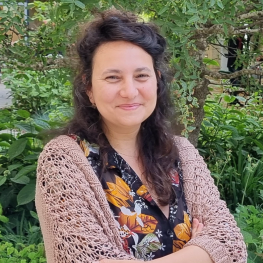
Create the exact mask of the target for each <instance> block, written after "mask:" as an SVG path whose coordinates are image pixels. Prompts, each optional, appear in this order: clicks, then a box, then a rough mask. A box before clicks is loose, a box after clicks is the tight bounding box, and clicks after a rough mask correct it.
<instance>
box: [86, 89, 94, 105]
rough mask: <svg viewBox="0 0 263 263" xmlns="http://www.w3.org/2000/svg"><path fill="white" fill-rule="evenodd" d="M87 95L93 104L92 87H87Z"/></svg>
mask: <svg viewBox="0 0 263 263" xmlns="http://www.w3.org/2000/svg"><path fill="white" fill-rule="evenodd" d="M86 94H87V96H88V97H89V100H90V102H91V104H95V101H94V98H93V92H92V89H89V90H87V91H86Z"/></svg>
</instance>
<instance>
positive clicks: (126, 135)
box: [103, 126, 139, 158]
mask: <svg viewBox="0 0 263 263" xmlns="http://www.w3.org/2000/svg"><path fill="white" fill-rule="evenodd" d="M103 130H104V133H105V135H106V137H107V139H108V141H109V143H110V145H111V146H112V147H113V148H114V149H115V150H116V151H117V152H118V153H119V154H121V155H124V156H128V157H136V158H138V144H137V135H138V132H139V129H138V128H136V129H129V130H120V129H114V128H113V127H108V126H107V127H104V129H103Z"/></svg>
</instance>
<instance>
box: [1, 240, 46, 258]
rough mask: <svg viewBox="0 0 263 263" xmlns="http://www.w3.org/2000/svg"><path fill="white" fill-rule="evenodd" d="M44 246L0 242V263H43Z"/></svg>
mask: <svg viewBox="0 0 263 263" xmlns="http://www.w3.org/2000/svg"><path fill="white" fill-rule="evenodd" d="M44 262H47V261H46V258H45V250H44V245H43V244H42V243H40V244H38V245H28V246H26V245H24V244H20V243H18V244H16V245H13V244H12V243H9V242H0V263H44Z"/></svg>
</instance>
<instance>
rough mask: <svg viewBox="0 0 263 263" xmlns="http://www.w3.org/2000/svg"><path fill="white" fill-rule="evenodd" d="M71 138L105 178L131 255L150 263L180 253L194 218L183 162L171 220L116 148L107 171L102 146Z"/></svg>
mask: <svg viewBox="0 0 263 263" xmlns="http://www.w3.org/2000/svg"><path fill="white" fill-rule="evenodd" d="M70 137H71V138H73V139H74V140H75V141H76V142H78V144H79V145H80V147H81V148H82V150H83V152H84V154H85V156H86V157H87V159H88V161H89V162H90V164H91V166H92V168H93V169H94V171H95V172H96V174H97V175H98V177H99V178H101V184H102V187H103V189H104V192H105V195H106V198H107V200H108V203H109V206H110V208H111V210H112V212H113V215H114V217H115V219H116V223H117V226H118V229H119V233H120V237H121V239H122V240H123V248H124V250H125V251H126V252H127V253H129V254H132V255H134V256H135V257H136V258H137V259H141V260H144V261H150V260H152V259H156V258H160V257H163V256H166V255H168V254H171V253H173V252H176V251H178V250H179V249H181V248H182V247H183V246H184V245H185V244H186V242H187V241H189V240H190V238H191V217H190V215H189V213H188V210H187V205H186V201H185V197H184V192H183V185H182V184H183V180H182V171H181V169H180V162H177V163H176V164H175V169H174V171H173V174H172V177H171V184H172V187H173V189H174V191H175V193H176V200H172V201H171V202H170V205H169V217H168V218H167V217H166V216H165V215H164V214H163V213H162V211H161V210H160V208H159V207H158V205H157V204H156V202H155V201H154V200H153V199H152V197H151V195H150V193H149V192H148V190H147V187H146V186H145V185H144V184H143V183H142V182H141V180H140V178H139V177H138V176H137V174H136V173H135V172H134V171H133V170H132V168H131V167H130V166H129V164H128V163H127V162H126V161H125V160H124V159H123V158H122V157H121V156H120V155H119V154H118V153H117V152H116V151H115V150H114V149H113V148H110V150H109V152H108V163H107V165H106V169H104V170H103V169H102V165H101V161H100V158H99V148H98V146H97V145H94V144H89V143H88V142H87V141H85V140H81V139H80V138H79V137H77V136H75V135H70Z"/></svg>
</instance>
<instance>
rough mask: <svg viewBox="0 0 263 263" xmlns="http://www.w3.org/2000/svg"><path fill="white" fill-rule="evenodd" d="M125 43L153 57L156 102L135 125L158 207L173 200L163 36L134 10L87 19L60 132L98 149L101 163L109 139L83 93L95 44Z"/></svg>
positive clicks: (173, 151)
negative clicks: (70, 105)
mask: <svg viewBox="0 0 263 263" xmlns="http://www.w3.org/2000/svg"><path fill="white" fill-rule="evenodd" d="M120 40H121V41H127V42H130V43H133V44H134V45H137V46H139V47H141V48H142V49H144V50H145V51H146V52H147V53H148V54H149V55H151V57H152V60H153V66H154V70H155V74H156V78H157V87H158V88H157V104H156V108H155V110H154V111H153V113H152V114H151V115H150V117H149V118H147V119H146V120H145V121H144V122H143V123H142V125H141V128H140V131H139V134H138V138H137V140H138V146H139V156H140V160H141V162H142V165H143V167H144V169H145V170H144V176H145V178H146V181H147V183H148V184H149V185H150V186H152V187H153V189H154V190H155V192H156V194H157V196H158V202H159V203H160V204H161V205H166V204H168V203H169V202H170V201H171V200H174V198H175V194H174V192H173V190H172V187H171V172H172V170H173V169H174V167H175V166H174V165H175V161H176V159H177V150H176V147H175V145H174V142H173V136H172V134H171V133H170V131H169V128H168V127H169V122H168V121H167V120H168V117H169V114H170V113H171V108H172V107H171V103H170V99H169V97H170V96H169V90H168V88H167V84H166V82H165V78H164V75H165V71H164V67H163V66H164V64H165V63H164V52H165V48H166V41H165V39H164V38H163V37H162V36H161V35H160V34H159V33H158V30H157V28H156V26H155V25H153V24H151V23H145V22H143V21H142V20H141V19H140V18H138V17H137V16H136V15H135V14H132V13H129V12H123V11H119V10H116V9H112V10H108V11H105V12H102V13H100V14H99V15H98V16H97V17H96V18H95V19H94V20H92V21H91V22H90V23H88V24H87V25H86V27H85V30H84V35H83V36H82V38H81V39H80V40H79V42H78V43H77V53H78V55H79V58H80V63H79V66H80V68H79V71H78V74H77V76H76V77H75V80H74V90H73V96H74V108H75V111H74V116H73V119H72V120H71V122H70V123H69V124H68V126H67V127H66V129H65V130H64V133H67V134H69V133H73V134H77V135H79V136H80V137H82V138H85V139H86V140H88V141H89V142H90V143H96V144H98V145H99V147H100V156H101V161H102V163H103V165H104V167H105V164H106V160H107V149H108V147H109V142H108V140H107V138H106V136H105V135H104V133H103V130H102V125H101V118H100V113H99V112H98V110H97V109H96V108H94V107H93V106H92V104H91V102H90V100H89V98H88V96H87V90H88V89H90V88H91V86H92V83H91V79H92V62H93V57H94V55H95V52H96V50H97V48H98V47H99V46H100V45H101V44H103V43H106V42H111V41H120Z"/></svg>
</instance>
